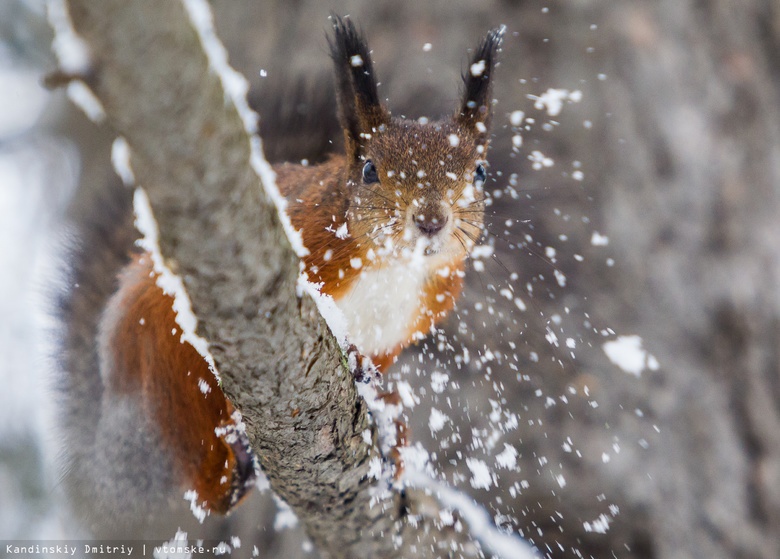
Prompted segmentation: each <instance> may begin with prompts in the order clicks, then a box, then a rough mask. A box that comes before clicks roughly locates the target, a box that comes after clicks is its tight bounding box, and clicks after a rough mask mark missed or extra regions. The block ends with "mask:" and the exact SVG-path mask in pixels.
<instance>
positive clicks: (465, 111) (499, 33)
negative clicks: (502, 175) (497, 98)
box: [455, 26, 506, 143]
mask: <svg viewBox="0 0 780 559" xmlns="http://www.w3.org/2000/svg"><path fill="white" fill-rule="evenodd" d="M505 29H506V28H505V27H504V26H501V27H500V28H498V29H493V30H491V31H490V32H489V33H488V34H487V36H486V37H485V38H484V39H483V40H482V41H481V42H480V43H479V46H478V47H477V49H476V50H475V51H474V56H472V57H471V61H470V62H469V67H468V69H467V70H466V73H465V74H464V75H463V83H464V85H465V91H464V92H463V100H462V101H461V103H460V107H458V111H457V112H456V113H455V122H456V123H458V124H459V125H461V126H463V127H465V128H467V129H469V130H471V131H472V132H473V133H474V134H475V135H476V136H477V138H478V140H479V141H480V143H487V134H488V129H489V128H490V118H491V115H492V107H491V98H490V94H491V90H492V88H491V79H492V77H493V68H494V67H495V65H496V53H497V52H498V48H499V46H501V41H502V39H503V36H504V30H505Z"/></svg>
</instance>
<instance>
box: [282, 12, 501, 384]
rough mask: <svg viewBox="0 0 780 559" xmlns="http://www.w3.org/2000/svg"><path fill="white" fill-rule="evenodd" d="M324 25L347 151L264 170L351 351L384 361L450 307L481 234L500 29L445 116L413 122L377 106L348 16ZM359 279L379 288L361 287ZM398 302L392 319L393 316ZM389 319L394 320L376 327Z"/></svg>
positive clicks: (364, 50)
mask: <svg viewBox="0 0 780 559" xmlns="http://www.w3.org/2000/svg"><path fill="white" fill-rule="evenodd" d="M333 27H334V36H333V39H332V40H331V42H330V47H331V56H332V58H333V61H334V64H335V77H336V90H337V100H338V106H339V121H340V124H341V126H342V130H343V133H344V145H345V151H346V153H345V154H344V155H334V156H332V157H331V158H330V159H329V160H327V161H325V162H324V163H322V164H319V165H316V166H311V167H309V166H303V165H294V164H290V163H284V164H281V165H276V166H275V167H274V170H275V171H276V173H277V185H278V187H279V189H280V191H281V193H282V195H283V196H285V197H286V198H287V201H288V213H289V216H290V219H291V221H292V224H293V226H294V227H295V228H296V229H298V230H300V231H301V235H302V237H303V244H304V245H305V246H306V248H307V249H308V250H309V254H308V255H307V256H305V257H304V265H305V272H306V274H307V275H308V278H309V280H310V281H312V282H315V283H320V284H321V285H322V287H321V290H322V292H323V293H325V294H328V295H331V296H332V297H333V298H334V300H335V301H336V303H337V305H339V307H340V308H341V309H342V311H344V313H345V318H346V319H347V322H348V323H350V324H352V325H353V326H355V328H356V330H358V332H356V331H355V330H352V331H351V334H352V335H353V337H354V338H355V343H356V344H360V343H361V341H360V340H362V343H363V344H364V345H366V346H369V347H370V350H366V348H363V347H359V346H358V349H359V350H360V351H369V356H370V357H372V359H373V361H374V363H375V364H376V365H378V368H379V369H380V370H382V369H385V368H386V367H387V366H389V365H390V364H391V363H393V362H394V361H395V358H396V357H397V355H398V353H399V352H400V351H401V350H402V349H403V347H405V346H406V345H408V344H409V343H410V342H411V341H413V340H415V339H420V338H421V337H423V336H424V335H425V334H426V333H427V332H429V331H430V330H431V329H432V328H433V327H434V326H435V325H436V324H437V323H439V322H440V321H441V320H442V319H443V318H444V317H445V316H446V314H447V312H448V311H449V310H451V309H452V307H453V306H454V304H455V300H456V299H457V297H458V295H459V294H460V290H461V288H462V275H463V270H464V268H465V261H466V259H467V257H468V255H469V252H470V250H471V248H472V247H473V246H474V244H475V243H476V242H477V241H478V239H479V237H480V236H481V234H482V223H483V210H484V192H483V189H482V181H484V180H485V177H484V168H483V167H482V163H483V162H484V159H485V157H486V155H487V146H488V143H489V135H488V127H489V125H490V120H491V116H492V115H491V110H490V106H491V99H490V79H491V75H492V71H493V67H494V59H495V55H496V52H497V49H498V47H499V44H500V42H501V33H502V32H501V31H500V30H495V31H491V32H490V33H488V35H487V36H486V37H485V39H484V40H483V41H482V42H481V43H480V45H479V46H478V48H477V49H476V51H475V53H474V55H473V58H472V65H471V66H470V67H469V68H470V71H469V73H468V74H467V75H466V76H464V82H465V86H466V90H465V92H464V95H463V98H462V99H461V102H460V105H459V107H458V109H457V110H456V111H455V114H454V115H453V116H452V117H451V118H450V119H445V120H441V121H435V122H427V121H424V122H419V121H412V120H406V119H399V118H393V117H391V115H390V113H389V112H388V111H387V109H386V108H385V107H384V106H383V105H382V104H381V102H380V98H379V95H378V92H377V88H376V80H375V77H374V75H373V64H372V61H371V56H370V50H369V48H368V45H367V43H366V41H365V39H364V38H363V37H362V36H361V34H360V33H359V32H358V31H357V30H356V28H355V26H354V25H353V23H352V22H351V21H349V20H348V19H341V18H338V17H335V18H334V20H333ZM472 68H478V69H479V71H474V70H472ZM367 169H368V171H367ZM477 170H479V174H480V181H479V182H478V181H476V180H475V176H476V174H477ZM367 172H368V174H366V173H367ZM344 227H346V229H344ZM342 233H345V234H342ZM421 247H422V248H423V250H424V253H425V256H422V260H420V258H419V257H420V256H421V255H420V249H421ZM410 263H412V265H411V267H409V264H410ZM367 273H370V276H369V275H367ZM383 276H384V277H383ZM367 277H370V278H371V279H365V278H367ZM385 278H386V281H383V280H385ZM364 279H365V281H370V282H372V285H373V282H376V286H377V288H376V289H370V288H366V286H365V284H364V285H360V282H361V281H362V280H364ZM410 286H411V287H410ZM404 289H415V290H417V289H419V291H420V292H419V293H418V294H410V293H408V292H404ZM380 298H381V299H380ZM394 299H395V300H394ZM395 303H397V306H396V307H394V304H395ZM411 309H414V310H413V311H412V310H411ZM396 310H398V313H400V314H401V317H400V318H399V317H394V316H391V314H393V313H394V311H396ZM393 320H402V321H404V323H403V325H402V326H403V327H402V328H398V324H397V323H396V324H393V325H392V327H391V328H387V329H386V327H387V326H388V323H389V321H393Z"/></svg>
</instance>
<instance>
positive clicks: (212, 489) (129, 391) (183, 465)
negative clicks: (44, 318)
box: [101, 255, 254, 513]
mask: <svg viewBox="0 0 780 559" xmlns="http://www.w3.org/2000/svg"><path fill="white" fill-rule="evenodd" d="M155 281H156V274H155V273H154V272H153V270H152V265H151V258H150V257H149V256H148V255H141V256H138V257H135V258H134V259H133V260H132V261H131V263H130V264H129V265H128V266H127V267H126V268H125V269H124V270H123V271H122V273H121V275H120V287H119V290H118V291H117V292H116V293H115V294H114V296H113V297H112V299H111V301H110V302H109V304H108V306H107V310H106V313H105V314H104V319H103V322H102V325H101V326H102V330H103V332H102V336H103V339H104V341H105V343H103V344H101V352H102V353H103V355H101V361H102V362H103V364H104V366H103V374H104V381H105V383H106V388H107V389H108V390H111V391H113V392H114V393H116V394H125V395H128V396H133V397H136V398H138V402H139V405H140V406H142V408H143V410H144V412H145V413H147V414H149V415H150V416H151V417H153V418H154V421H155V423H156V425H157V426H158V428H159V430H160V436H161V438H162V440H163V441H164V443H165V444H166V447H167V448H168V449H169V450H170V452H171V453H172V454H173V457H174V464H175V465H176V469H177V472H178V473H179V474H180V476H181V477H182V485H183V488H184V489H194V490H196V491H197V493H198V502H202V501H205V502H206V506H207V507H208V508H209V509H210V510H213V511H216V512H220V513H225V512H227V511H228V509H229V508H230V507H231V506H232V505H234V504H235V503H236V502H237V500H239V499H240V497H241V496H242V495H243V493H244V491H245V489H246V488H247V487H248V485H251V480H252V479H253V477H254V472H253V470H254V466H253V464H252V455H251V451H250V450H249V447H248V443H247V442H246V440H245V439H243V438H242V437H243V436H242V437H237V438H236V440H231V441H230V442H228V440H227V439H228V438H229V437H230V435H227V436H226V435H222V436H218V435H217V434H216V432H215V429H216V428H218V427H221V428H227V429H230V428H231V427H235V422H234V420H233V418H232V417H231V414H232V413H233V406H232V405H231V403H230V402H229V401H228V400H227V399H226V398H225V396H224V394H223V393H222V390H221V389H220V387H219V384H218V383H217V379H216V377H215V376H214V374H213V373H212V372H211V371H210V370H209V367H208V365H207V363H206V361H205V360H204V359H203V356H201V355H200V354H199V353H198V352H197V351H196V350H195V348H193V347H192V346H191V345H190V344H189V343H186V342H182V341H181V339H180V338H181V331H180V329H179V326H178V325H177V323H176V318H175V312H174V310H173V298H172V297H170V296H169V295H165V294H164V293H163V291H162V289H161V288H160V287H158V286H157V284H156V283H155ZM106 353H108V355H106ZM201 387H203V388H201Z"/></svg>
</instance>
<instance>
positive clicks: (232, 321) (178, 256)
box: [69, 0, 475, 557]
mask: <svg viewBox="0 0 780 559" xmlns="http://www.w3.org/2000/svg"><path fill="white" fill-rule="evenodd" d="M69 8H70V14H71V17H72V19H73V23H74V26H75V28H76V31H77V32H78V33H79V34H80V35H81V36H82V37H83V38H84V39H85V40H86V41H87V43H88V45H89V47H90V49H91V52H92V54H93V61H94V68H93V70H94V75H93V76H92V78H91V79H90V85H91V87H92V88H93V90H94V92H95V94H96V95H97V97H98V98H99V99H100V101H101V103H102V104H103V107H104V108H105V110H106V113H107V115H108V122H109V124H110V125H111V126H112V127H113V128H114V129H115V130H116V132H117V133H118V134H120V135H122V136H124V137H125V138H126V139H127V141H128V143H129V145H130V147H131V150H132V166H133V170H134V172H135V175H136V179H137V182H138V184H139V185H142V186H143V187H144V189H145V190H146V192H147V193H148V195H149V198H150V200H151V203H152V207H153V209H154V212H155V217H156V219H157V221H158V223H159V226H160V230H161V236H160V244H161V249H162V252H163V255H164V256H165V257H166V258H167V259H168V264H169V266H170V267H171V268H173V269H174V270H175V271H176V272H177V273H178V274H179V275H180V276H181V277H182V278H183V279H184V282H185V285H186V287H187V290H188V293H189V295H190V298H191V300H192V303H193V307H194V311H195V313H196V315H197V316H198V317H199V320H200V322H199V327H198V328H199V333H200V334H201V335H202V336H204V337H205V338H206V339H208V340H210V342H211V352H212V354H213V356H214V359H215V361H216V363H217V366H218V369H219V371H220V373H221V375H222V378H223V386H224V389H225V392H226V393H227V394H228V396H229V397H230V398H231V399H232V401H233V402H234V403H235V404H236V406H237V407H238V408H239V409H240V410H241V412H242V413H243V417H244V421H245V422H246V424H247V428H248V433H249V436H250V438H251V440H252V443H253V446H254V448H255V449H256V451H257V453H258V455H259V458H260V462H261V464H262V466H263V470H264V472H265V473H266V475H267V476H268V478H269V480H270V483H271V486H272V487H273V489H274V490H275V491H276V492H277V493H278V494H279V495H280V496H281V497H283V498H284V499H285V501H286V502H287V503H288V504H289V505H290V506H291V507H292V508H293V510H294V511H295V513H296V514H297V516H298V517H299V519H300V520H301V521H302V522H303V523H304V525H305V526H306V529H307V532H308V534H309V535H310V536H311V538H312V539H313V541H314V542H315V545H316V546H317V548H318V549H319V551H320V552H321V553H322V554H323V555H325V556H334V557H394V556H411V555H415V556H427V555H431V556H438V555H439V553H440V552H439V551H434V546H435V545H444V546H449V545H450V544H453V545H454V546H455V547H456V548H457V547H460V548H461V550H470V552H474V549H475V548H474V545H473V544H470V543H469V541H468V536H467V535H466V534H465V533H461V534H455V533H454V532H451V533H449V535H445V534H444V533H443V532H441V531H440V530H438V529H437V528H435V527H434V525H433V523H432V522H429V521H427V520H425V519H423V520H422V521H420V522H418V523H415V524H412V523H410V522H409V521H408V517H407V514H408V511H409V510H410V509H411V510H415V509H416V508H417V506H416V503H417V501H416V497H415V495H413V494H410V495H407V496H406V497H405V499H406V500H405V501H404V502H402V499H401V497H400V495H399V494H397V493H395V492H389V493H387V495H386V496H385V497H380V498H375V502H374V503H371V501H372V495H374V494H375V493H376V490H377V489H380V488H378V487H377V482H376V480H374V479H372V478H369V477H368V476H367V472H368V461H369V459H370V458H371V457H372V456H374V455H376V454H377V453H378V450H377V447H376V445H371V444H367V443H366V442H365V441H364V439H363V433H364V432H365V431H366V430H372V427H371V426H370V425H369V421H368V416H367V412H366V407H365V403H364V402H363V401H362V399H360V398H359V397H358V396H357V394H356V390H355V386H354V382H353V380H352V377H351V375H350V374H349V373H348V371H347V370H346V369H345V367H344V365H343V363H342V357H341V354H340V351H339V349H338V347H337V345H336V343H335V341H334V339H333V337H332V336H331V335H330V333H329V331H328V329H327V326H326V325H325V323H324V321H323V320H322V318H321V317H320V315H319V313H318V311H317V309H316V307H315V306H314V303H313V302H312V301H311V300H310V299H309V298H308V297H304V298H298V297H297V296H296V292H295V285H296V279H297V275H298V261H297V258H296V257H295V255H294V254H293V252H292V250H291V249H290V246H289V243H288V241H287V239H286V237H285V235H284V232H283V230H282V228H281V226H280V224H279V220H278V216H277V213H276V209H275V207H274V206H273V204H272V203H270V202H269V201H268V200H267V199H266V197H265V195H264V193H263V190H262V185H261V184H260V182H259V180H258V178H257V176H256V175H255V174H254V172H253V171H252V170H251V168H250V165H249V143H248V138H247V135H246V133H245V131H244V130H243V126H242V124H241V122H240V120H239V117H238V114H237V112H236V111H235V109H234V108H233V107H232V106H230V105H229V104H226V103H225V101H224V98H225V96H224V92H223V90H222V86H221V84H220V83H219V81H218V78H217V77H216V76H215V75H214V74H213V73H211V72H210V70H209V69H208V66H207V60H206V57H205V55H204V53H203V52H202V49H201V46H200V43H199V40H198V38H197V36H196V33H195V31H194V29H193V28H192V27H191V25H190V23H189V19H188V17H187V16H186V13H185V11H184V8H183V7H182V5H181V4H180V3H178V2H146V3H139V2H131V3H128V2H124V1H112V2H100V3H96V2H92V1H91V0H73V1H71V2H69ZM372 432H373V431H372ZM374 438H376V437H375V436H374ZM417 497H419V499H421V500H423V501H425V500H426V498H425V497H424V496H422V495H419V496H417ZM434 510H435V507H434ZM434 542H438V543H434ZM458 553H460V552H458Z"/></svg>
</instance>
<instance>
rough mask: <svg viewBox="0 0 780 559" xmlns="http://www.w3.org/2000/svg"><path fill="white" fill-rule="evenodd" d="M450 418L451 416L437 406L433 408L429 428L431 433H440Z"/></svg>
mask: <svg viewBox="0 0 780 559" xmlns="http://www.w3.org/2000/svg"><path fill="white" fill-rule="evenodd" d="M449 419H450V418H449V416H447V415H446V414H444V413H442V412H440V411H439V410H437V409H436V408H432V409H431V415H430V417H429V418H428V428H429V429H430V430H431V433H438V432H439V431H441V430H442V429H443V428H444V426H445V425H446V424H447V421H449Z"/></svg>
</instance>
